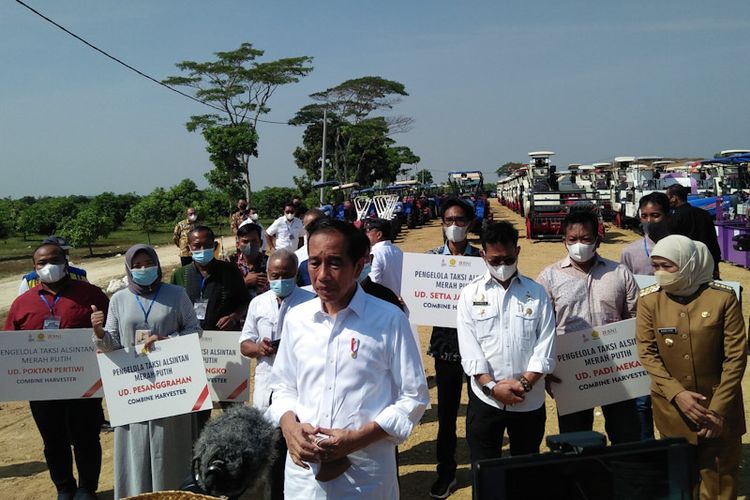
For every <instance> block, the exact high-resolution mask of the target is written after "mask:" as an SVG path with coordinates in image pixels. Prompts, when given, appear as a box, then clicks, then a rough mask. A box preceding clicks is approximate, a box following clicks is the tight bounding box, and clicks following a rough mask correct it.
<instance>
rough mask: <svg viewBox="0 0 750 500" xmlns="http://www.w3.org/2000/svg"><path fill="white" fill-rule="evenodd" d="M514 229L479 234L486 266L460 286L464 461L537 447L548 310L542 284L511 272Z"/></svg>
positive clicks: (550, 331)
mask: <svg viewBox="0 0 750 500" xmlns="http://www.w3.org/2000/svg"><path fill="white" fill-rule="evenodd" d="M520 250H521V247H519V246H518V231H517V230H516V229H515V228H514V227H513V225H512V224H510V223H508V222H496V223H494V224H491V225H490V226H488V227H487V228H486V229H485V230H484V231H483V232H482V257H483V258H484V261H485V263H486V264H487V268H488V272H487V273H486V274H485V275H484V276H481V277H479V278H477V279H475V280H474V281H472V282H471V283H470V284H469V285H467V286H466V287H465V288H464V289H463V290H461V298H460V299H459V302H458V318H457V326H458V345H459V348H460V350H461V364H462V366H463V368H464V371H465V372H466V374H467V375H468V376H469V377H470V383H469V409H468V412H467V415H466V440H467V442H468V444H469V450H470V452H471V461H472V463H473V462H476V461H477V460H485V459H490V458H500V454H501V449H502V446H503V434H504V433H505V429H507V430H508V438H509V440H510V454H511V455H525V454H529V453H539V445H540V444H541V443H542V438H543V437H544V425H545V421H546V419H547V412H546V409H545V406H544V383H543V382H542V381H541V379H542V378H543V377H544V375H545V374H548V373H551V372H552V370H554V368H555V358H554V356H555V349H554V348H555V337H556V335H555V315H554V313H553V311H552V303H551V302H550V300H549V297H547V292H546V291H545V290H544V288H543V287H542V286H540V285H539V284H537V283H535V282H534V281H533V280H531V279H530V278H527V277H526V276H522V275H521V274H520V273H519V272H518V254H519V253H520Z"/></svg>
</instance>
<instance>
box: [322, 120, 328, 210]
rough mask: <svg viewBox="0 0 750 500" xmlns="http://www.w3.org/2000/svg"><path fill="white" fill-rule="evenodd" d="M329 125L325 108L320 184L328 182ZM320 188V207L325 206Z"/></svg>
mask: <svg viewBox="0 0 750 500" xmlns="http://www.w3.org/2000/svg"><path fill="white" fill-rule="evenodd" d="M327 123H328V109H327V108H323V151H322V154H321V156H320V182H321V183H323V182H325V180H326V142H328V141H326V138H327V137H326V128H327V127H326V125H327ZM324 189H325V188H323V187H321V188H320V206H321V207H322V206H323V190H324Z"/></svg>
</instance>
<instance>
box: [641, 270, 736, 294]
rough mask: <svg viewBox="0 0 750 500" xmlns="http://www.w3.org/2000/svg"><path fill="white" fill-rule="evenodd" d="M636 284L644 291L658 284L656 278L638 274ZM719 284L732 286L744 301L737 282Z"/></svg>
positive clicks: (718, 281)
mask: <svg viewBox="0 0 750 500" xmlns="http://www.w3.org/2000/svg"><path fill="white" fill-rule="evenodd" d="M634 277H635V282H636V283H637V284H638V288H640V289H641V290H643V289H644V288H646V287H647V286H651V285H655V284H656V278H654V277H653V276H649V275H648V274H636V275H635V276H634ZM716 282H717V283H721V284H722V285H726V286H731V287H732V290H734V294H735V295H736V296H737V300H739V301H741V300H742V295H741V294H740V284H739V282H737V281H720V280H716Z"/></svg>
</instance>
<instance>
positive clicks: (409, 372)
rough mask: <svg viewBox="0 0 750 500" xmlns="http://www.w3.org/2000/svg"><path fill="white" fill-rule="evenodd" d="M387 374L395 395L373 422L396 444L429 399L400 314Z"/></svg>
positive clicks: (418, 359)
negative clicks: (391, 381)
mask: <svg viewBox="0 0 750 500" xmlns="http://www.w3.org/2000/svg"><path fill="white" fill-rule="evenodd" d="M282 345H283V342H282ZM277 363H278V361H277ZM275 371H276V365H274V372H275ZM390 374H391V377H393V384H394V386H395V387H396V388H397V389H398V394H397V396H396V398H395V400H394V402H393V403H392V404H390V405H388V406H386V407H385V408H383V410H381V412H380V413H379V414H378V415H377V416H376V417H375V419H374V421H375V422H376V423H377V424H378V425H379V426H380V427H381V428H382V429H383V430H384V431H385V432H386V433H387V434H388V436H389V438H390V440H391V441H393V442H394V443H396V444H399V443H402V442H404V441H405V440H406V439H407V438H408V437H409V435H410V434H411V432H412V431H413V430H414V426H415V425H416V424H417V423H418V422H419V419H421V418H422V415H423V414H424V411H425V409H426V408H427V403H428V402H429V392H428V388H427V379H426V378H425V375H424V368H423V367H422V356H421V354H420V352H419V347H418V346H417V342H416V340H415V338H414V335H413V334H412V332H411V327H410V326H409V321H408V320H407V319H406V316H403V315H401V316H400V317H399V318H397V319H396V324H395V325H394V333H393V351H392V355H391V358H390ZM275 396H276V395H275V393H274V397H275ZM274 403H275V401H274Z"/></svg>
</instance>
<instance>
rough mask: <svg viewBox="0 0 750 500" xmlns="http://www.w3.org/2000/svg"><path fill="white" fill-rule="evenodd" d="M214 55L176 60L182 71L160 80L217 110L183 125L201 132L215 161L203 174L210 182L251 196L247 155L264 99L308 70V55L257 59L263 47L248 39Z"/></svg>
mask: <svg viewBox="0 0 750 500" xmlns="http://www.w3.org/2000/svg"><path fill="white" fill-rule="evenodd" d="M215 56H216V59H215V60H213V61H208V62H195V61H183V62H181V63H177V64H176V66H177V68H178V69H179V70H180V71H182V72H183V73H185V74H184V75H181V76H170V77H168V78H166V79H165V80H164V83H165V84H167V85H172V86H182V87H187V88H188V89H190V90H191V91H192V93H193V95H194V96H195V97H196V98H197V99H200V100H201V101H203V102H205V103H207V104H209V105H211V106H213V107H214V108H215V109H216V111H217V112H218V113H208V114H203V115H195V116H191V117H190V121H188V123H187V124H186V126H187V129H188V130H189V131H191V132H193V131H196V130H200V131H201V132H202V133H203V137H204V138H205V139H206V142H207V144H208V145H207V147H206V149H207V151H208V153H209V155H210V159H211V162H212V163H213V164H214V169H213V170H212V171H210V172H208V173H207V174H206V178H207V179H208V181H209V182H210V183H211V185H212V186H214V187H216V188H217V189H221V190H227V191H231V192H232V193H234V194H236V193H238V192H239V193H241V192H243V191H244V193H245V197H246V198H247V199H250V193H251V182H250V158H251V157H252V156H255V157H257V156H258V150H257V145H258V134H257V125H258V120H259V119H260V117H261V115H263V114H266V113H268V112H269V111H270V110H271V108H270V107H269V106H268V101H269V100H270V99H271V96H273V94H274V92H275V91H276V90H277V89H278V88H279V87H280V86H282V85H287V84H290V83H296V82H298V81H299V80H300V78H302V77H304V76H306V75H307V74H308V73H309V72H310V71H312V69H313V68H312V66H310V63H311V62H312V58H311V57H307V56H301V57H288V58H282V59H277V60H275V61H268V62H258V61H257V60H256V59H258V58H259V57H262V56H263V51H262V50H259V49H256V48H254V47H253V46H252V45H251V44H249V43H243V44H241V45H240V47H239V48H238V49H236V50H232V51H229V52H216V53H215Z"/></svg>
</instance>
